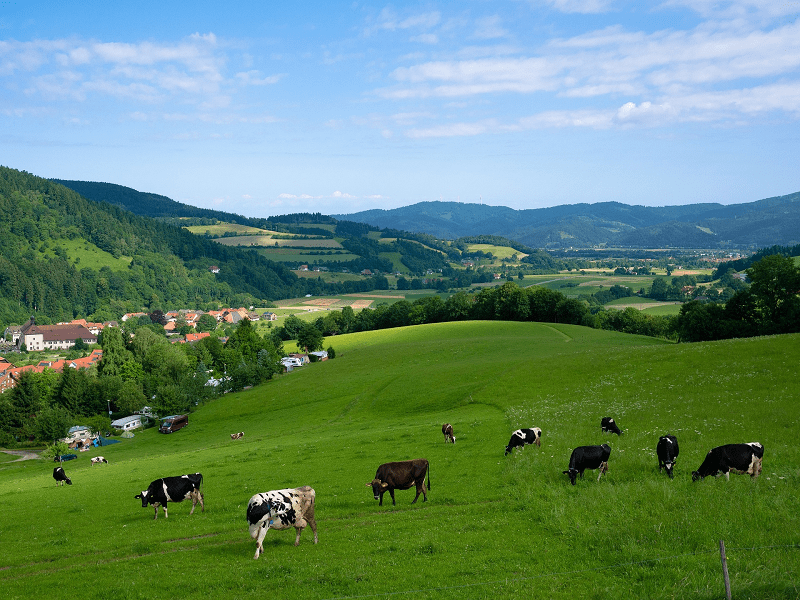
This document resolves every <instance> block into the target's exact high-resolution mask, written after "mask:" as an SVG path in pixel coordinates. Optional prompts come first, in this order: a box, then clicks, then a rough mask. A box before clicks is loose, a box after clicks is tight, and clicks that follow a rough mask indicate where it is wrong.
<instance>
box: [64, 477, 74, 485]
mask: <svg viewBox="0 0 800 600" xmlns="http://www.w3.org/2000/svg"><path fill="white" fill-rule="evenodd" d="M64 481H66V482H67V485H72V479H70V478H69V477H67V478H66V479H65V480H64Z"/></svg>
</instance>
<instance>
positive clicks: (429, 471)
mask: <svg viewBox="0 0 800 600" xmlns="http://www.w3.org/2000/svg"><path fill="white" fill-rule="evenodd" d="M428 491H429V492H430V491H431V463H428Z"/></svg>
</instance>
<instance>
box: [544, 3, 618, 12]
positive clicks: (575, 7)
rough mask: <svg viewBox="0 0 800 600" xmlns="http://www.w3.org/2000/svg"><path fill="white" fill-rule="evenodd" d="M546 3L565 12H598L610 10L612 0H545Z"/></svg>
mask: <svg viewBox="0 0 800 600" xmlns="http://www.w3.org/2000/svg"><path fill="white" fill-rule="evenodd" d="M543 2H544V4H547V5H549V6H552V7H553V8H554V9H556V10H557V11H560V12H564V13H582V14H596V13H603V12H607V11H608V10H610V8H611V5H612V4H613V2H612V0H543Z"/></svg>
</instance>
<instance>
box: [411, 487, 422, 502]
mask: <svg viewBox="0 0 800 600" xmlns="http://www.w3.org/2000/svg"><path fill="white" fill-rule="evenodd" d="M423 485H424V484H423ZM423 489H424V488H422V487H420V485H419V484H417V495H416V496H414V499H413V500H412V501H411V504H414V503H415V502H416V501H417V498H419V493H420V492H421V491H422V490H423Z"/></svg>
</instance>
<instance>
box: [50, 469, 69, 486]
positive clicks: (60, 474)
mask: <svg viewBox="0 0 800 600" xmlns="http://www.w3.org/2000/svg"><path fill="white" fill-rule="evenodd" d="M53 479H55V480H56V485H64V483H65V482H66V484H67V485H72V479H70V478H69V477H67V474H66V473H64V469H63V468H62V467H56V468H55V469H53Z"/></svg>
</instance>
